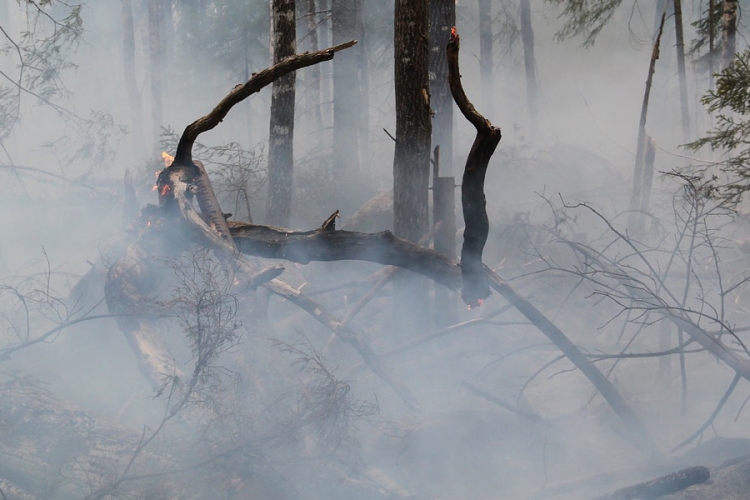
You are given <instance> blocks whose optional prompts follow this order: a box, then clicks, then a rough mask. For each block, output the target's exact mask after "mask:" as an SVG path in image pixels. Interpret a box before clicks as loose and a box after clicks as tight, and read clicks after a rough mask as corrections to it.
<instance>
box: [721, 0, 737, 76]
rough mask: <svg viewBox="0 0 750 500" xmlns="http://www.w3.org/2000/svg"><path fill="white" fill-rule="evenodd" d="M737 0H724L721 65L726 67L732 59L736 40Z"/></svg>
mask: <svg viewBox="0 0 750 500" xmlns="http://www.w3.org/2000/svg"><path fill="white" fill-rule="evenodd" d="M737 3H738V2H737V0H724V17H723V19H722V28H723V33H722V36H723V41H724V47H723V49H722V53H721V63H722V64H721V66H722V68H726V67H727V66H729V64H730V63H731V62H732V60H733V59H734V54H735V52H736V40H737V7H738V5H737Z"/></svg>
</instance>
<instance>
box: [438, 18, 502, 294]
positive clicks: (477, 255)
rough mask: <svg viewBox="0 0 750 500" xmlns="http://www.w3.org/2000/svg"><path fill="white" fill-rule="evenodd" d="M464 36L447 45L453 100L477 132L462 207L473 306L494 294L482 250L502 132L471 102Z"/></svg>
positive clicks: (464, 266)
mask: <svg viewBox="0 0 750 500" xmlns="http://www.w3.org/2000/svg"><path fill="white" fill-rule="evenodd" d="M459 46H460V39H459V36H458V34H457V33H456V32H455V28H454V31H452V32H451V40H450V42H448V45H447V47H446V54H447V58H448V79H449V82H450V87H451V94H452V95H453V100H454V101H455V102H456V105H457V106H458V109H459V110H460V111H461V113H462V114H463V115H464V117H465V118H466V119H467V120H468V121H469V122H470V123H471V124H472V125H474V128H475V129H476V130H477V135H476V137H475V139H474V143H473V144H472V145H471V151H469V155H468V157H467V158H466V166H465V167H464V175H463V180H462V182H461V206H462V208H463V213H464V224H465V227H464V243H463V247H462V248H461V275H462V277H463V288H462V290H461V297H462V298H463V300H464V302H465V303H466V304H469V306H470V307H474V306H477V305H481V303H482V301H483V300H484V299H485V298H487V297H488V296H489V295H490V288H489V285H488V284H487V279H486V276H485V272H484V267H483V264H482V252H483V251H484V244H485V243H486V242H487V235H488V233H489V230H490V222H489V218H488V217H487V200H486V198H485V196H484V178H485V175H486V174H487V167H488V165H489V163H490V158H491V157H492V155H493V153H494V152H495V149H496V148H497V145H498V144H499V143H500V139H501V138H502V134H501V132H500V129H499V128H497V127H494V126H493V125H492V123H490V121H489V120H487V119H486V118H485V117H484V116H482V115H481V114H480V113H479V112H478V111H477V110H476V109H475V108H474V105H473V104H471V102H470V101H469V99H468V98H467V97H466V94H465V93H464V89H463V86H462V85H461V74H460V72H459V68H458V52H459Z"/></svg>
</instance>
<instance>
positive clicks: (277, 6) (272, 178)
mask: <svg viewBox="0 0 750 500" xmlns="http://www.w3.org/2000/svg"><path fill="white" fill-rule="evenodd" d="M271 15H272V23H273V33H272V35H273V36H272V47H273V62H274V64H275V63H279V62H281V61H283V60H284V59H286V58H287V57H289V56H292V55H294V53H295V50H296V44H297V20H296V19H297V18H296V13H295V4H294V0H274V2H273V4H272V14H271ZM295 78H296V76H295V73H291V74H289V75H286V76H284V77H282V78H280V79H279V80H277V81H275V82H274V83H273V87H272V90H271V92H272V97H271V127H270V129H271V132H270V136H269V139H268V142H269V145H268V198H267V201H266V221H267V223H268V224H272V225H275V226H280V227H288V226H289V217H290V215H291V209H292V185H293V172H294V106H295Z"/></svg>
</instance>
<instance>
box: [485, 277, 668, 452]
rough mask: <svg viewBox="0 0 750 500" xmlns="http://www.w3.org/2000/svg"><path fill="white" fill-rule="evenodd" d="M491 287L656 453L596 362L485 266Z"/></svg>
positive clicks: (638, 442)
mask: <svg viewBox="0 0 750 500" xmlns="http://www.w3.org/2000/svg"><path fill="white" fill-rule="evenodd" d="M485 269H486V271H487V276H488V278H489V281H490V284H491V285H492V288H493V289H495V291H497V292H498V293H499V294H500V295H502V296H503V298H505V300H507V301H508V302H510V303H511V304H512V305H513V306H514V307H515V308H516V309H518V311H519V312H520V313H521V314H523V315H524V316H526V318H527V319H528V320H529V321H531V322H532V323H533V324H534V326H536V327H537V328H538V329H539V330H540V331H541V332H542V333H544V335H546V336H547V338H548V339H550V340H551V341H552V342H554V344H555V345H556V346H557V347H558V348H559V349H560V350H561V351H562V352H563V354H564V355H565V356H566V357H567V358H568V359H569V360H570V361H571V362H572V363H573V364H574V365H575V366H576V368H578V369H579V370H580V371H581V373H583V374H584V375H585V376H586V378H588V379H589V381H590V382H591V383H592V384H594V387H596V389H597V390H598V391H599V392H600V393H601V395H602V397H604V399H605V400H606V401H607V403H609V405H610V406H611V407H612V409H613V410H614V411H615V413H617V416H618V417H620V419H621V420H622V421H623V423H624V424H625V426H626V428H627V429H628V433H629V435H630V437H631V438H632V439H633V443H634V444H635V445H636V446H637V447H638V449H639V450H641V451H643V452H645V453H647V454H649V455H653V454H656V447H655V446H654V442H653V441H652V440H651V438H650V437H649V432H648V430H647V429H646V427H645V426H644V425H643V423H642V422H641V421H640V419H639V418H638V416H637V415H636V414H635V412H633V410H632V409H631V408H630V406H629V405H628V403H627V402H626V401H625V400H624V399H623V398H622V396H621V395H620V393H619V392H617V389H615V386H614V385H612V382H610V381H609V379H608V378H607V377H605V376H604V374H603V373H602V372H601V371H600V370H599V368H597V367H596V366H595V365H594V363H593V362H592V361H591V360H590V359H589V358H588V357H587V356H586V355H585V354H583V353H582V352H581V350H580V349H579V348H578V347H577V346H576V345H575V344H574V343H573V342H571V340H570V339H569V338H568V337H567V336H566V335H565V334H564V333H563V332H562V330H560V329H559V328H558V327H557V325H555V324H554V323H552V322H551V321H550V320H549V319H548V318H547V317H546V316H545V315H544V314H543V313H542V312H541V311H540V310H539V309H537V308H536V307H534V305H533V304H532V303H531V302H529V301H528V300H526V299H524V298H523V297H521V296H520V295H519V294H518V293H517V292H516V291H515V290H513V288H511V287H510V285H508V284H507V283H506V282H505V281H504V280H503V279H502V278H501V277H500V276H498V275H497V274H495V273H494V272H493V271H492V270H491V269H489V268H487V267H485Z"/></svg>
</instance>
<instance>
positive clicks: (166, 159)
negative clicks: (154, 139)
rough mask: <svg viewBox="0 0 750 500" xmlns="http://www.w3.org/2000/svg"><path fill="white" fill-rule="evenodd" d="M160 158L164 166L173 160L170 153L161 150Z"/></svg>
mask: <svg viewBox="0 0 750 500" xmlns="http://www.w3.org/2000/svg"><path fill="white" fill-rule="evenodd" d="M161 157H162V159H163V160H164V167H165V168H166V167H168V166H170V165H171V164H172V162H173V161H174V156H172V155H170V154H169V153H167V152H166V151H163V152H162V154H161Z"/></svg>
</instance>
